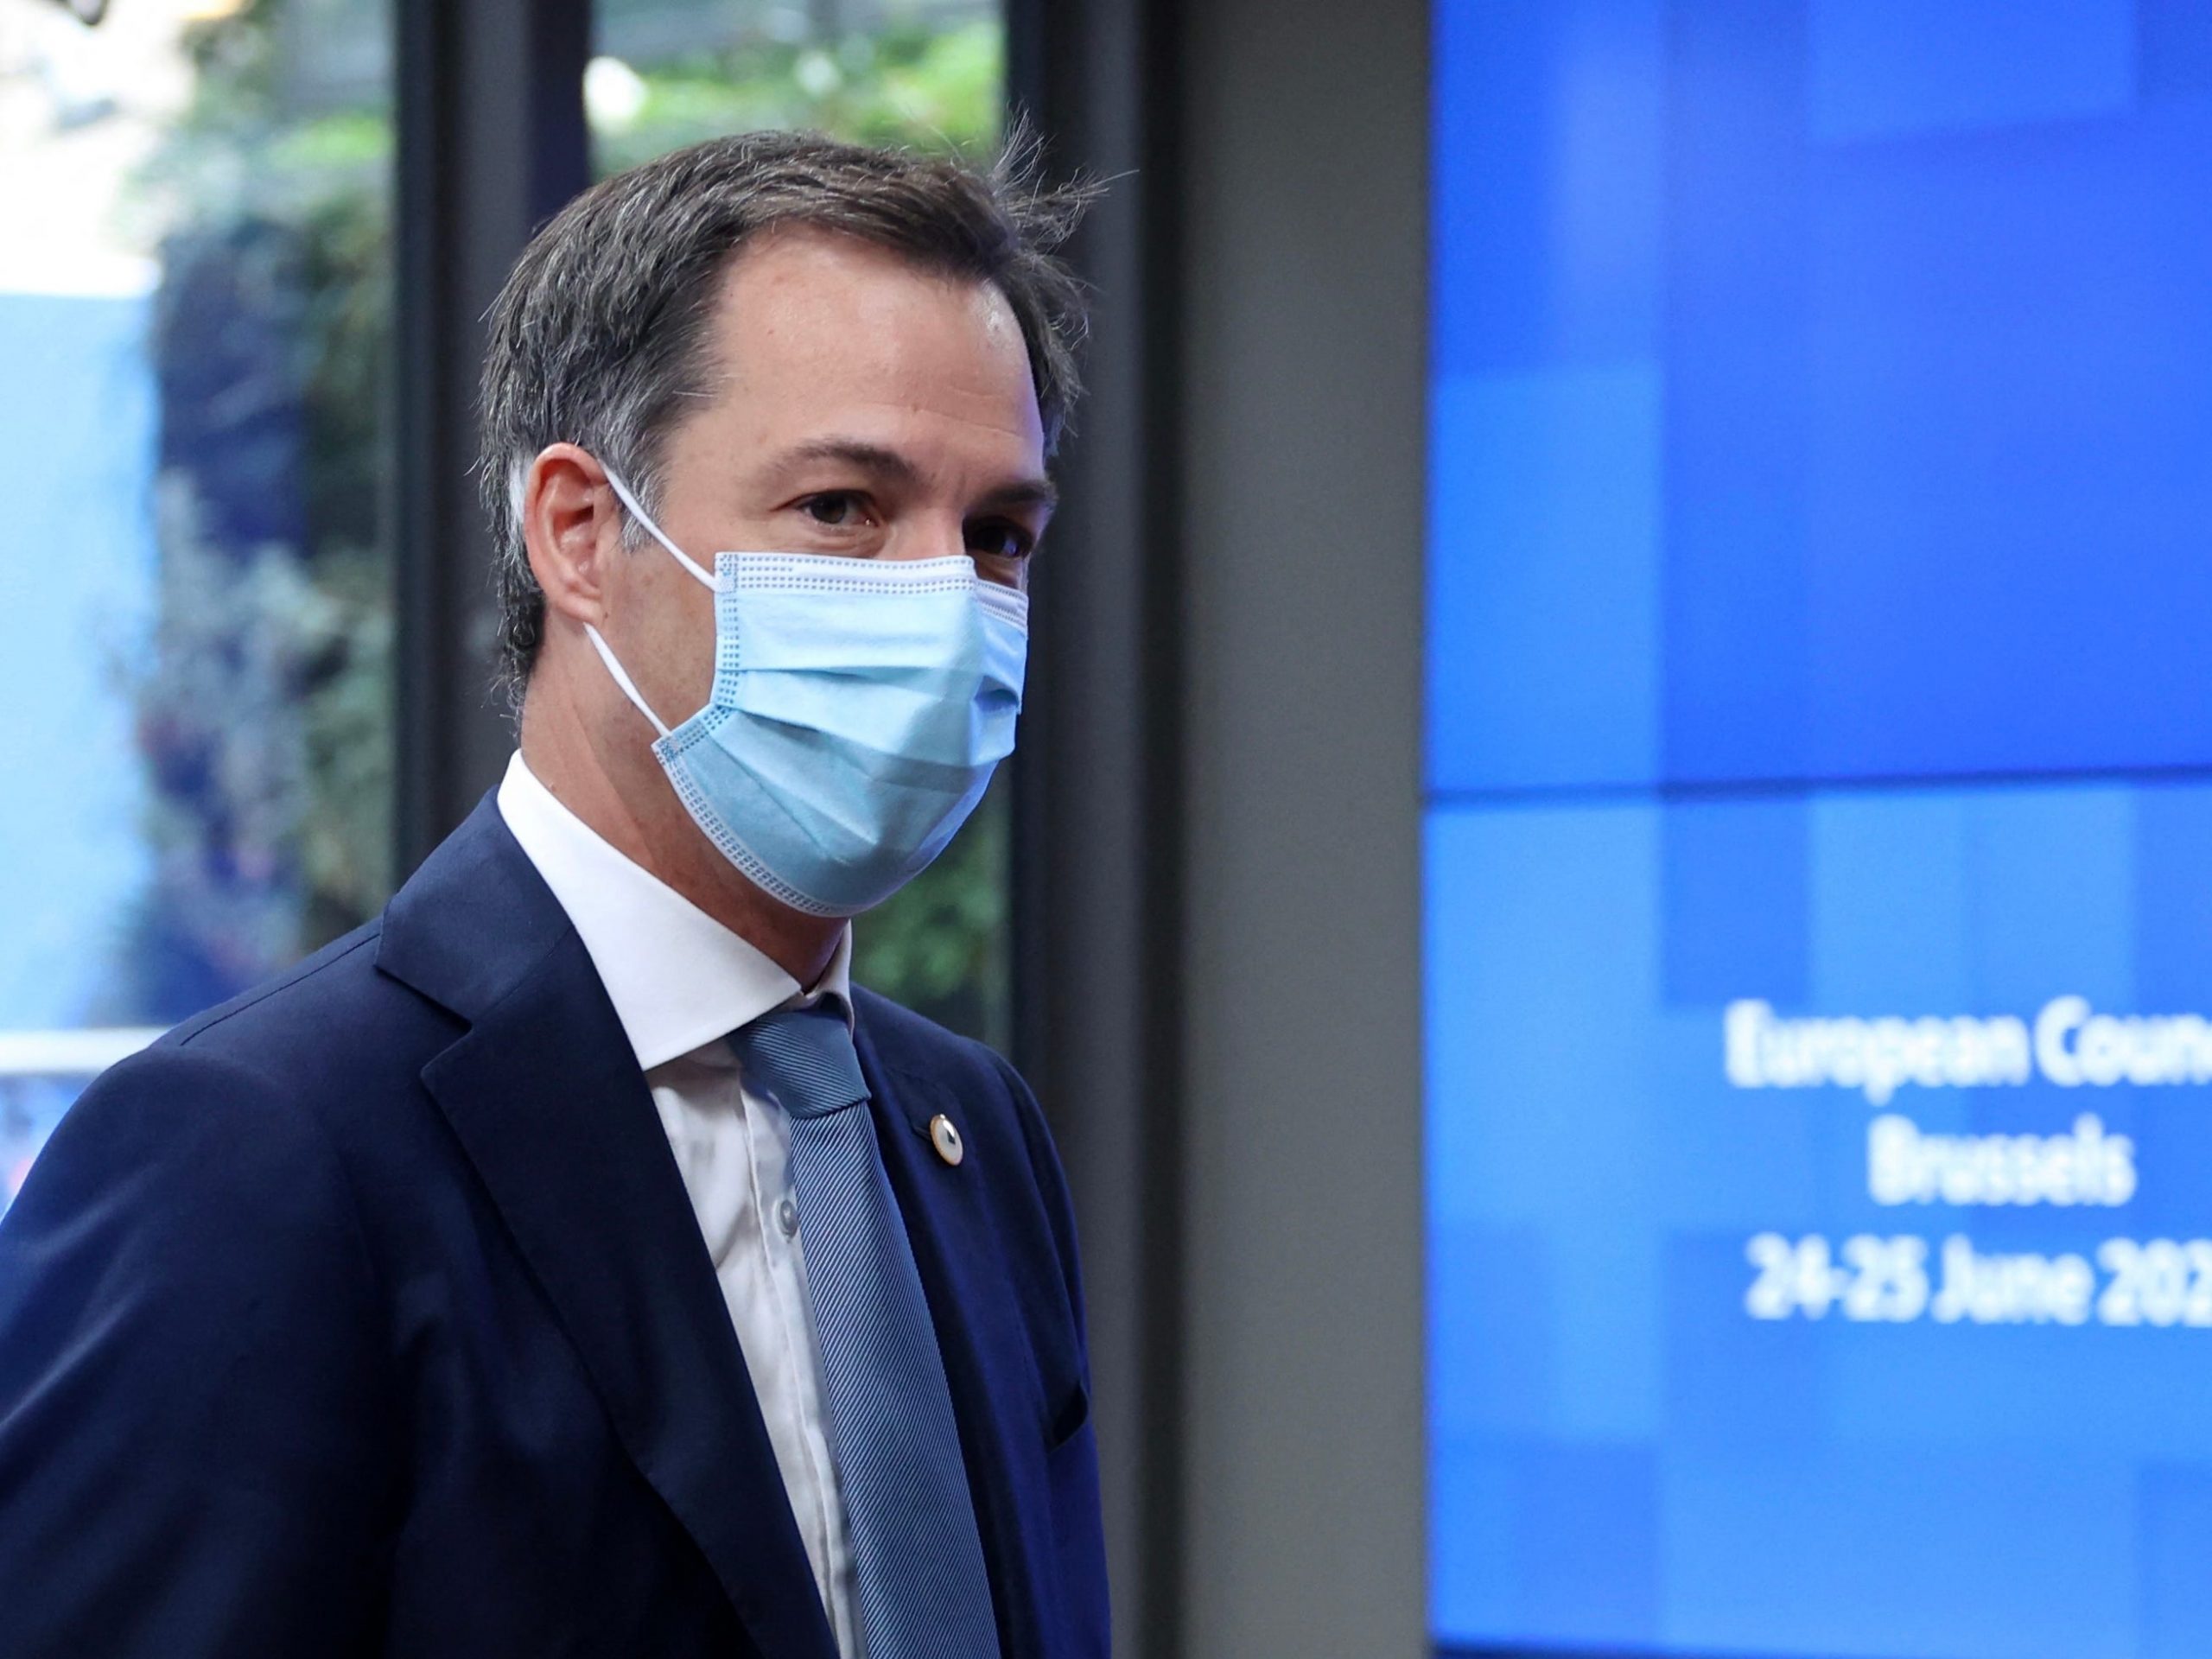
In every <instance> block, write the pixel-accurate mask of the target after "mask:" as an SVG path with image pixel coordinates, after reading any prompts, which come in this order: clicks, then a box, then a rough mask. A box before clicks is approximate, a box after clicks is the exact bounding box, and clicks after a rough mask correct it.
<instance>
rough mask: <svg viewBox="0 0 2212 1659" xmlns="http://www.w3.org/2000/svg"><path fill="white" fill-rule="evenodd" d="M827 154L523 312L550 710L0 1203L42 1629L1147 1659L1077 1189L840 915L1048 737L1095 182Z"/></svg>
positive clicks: (11, 1462) (607, 1647)
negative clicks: (1056, 554)
mask: <svg viewBox="0 0 2212 1659" xmlns="http://www.w3.org/2000/svg"><path fill="white" fill-rule="evenodd" d="M1071 206H1072V204H1071V202H1070V201H1069V200H1067V199H1066V198H1065V197H1062V196H1054V195H1052V194H1045V193H1040V192H1039V191H1037V190H1035V189H1034V188H1032V187H1031V186H1030V185H1028V184H1027V183H1026V182H1024V181H1023V179H1022V177H1021V176H1020V169H1014V170H1012V171H1009V170H1007V169H1001V171H1000V172H999V173H996V174H994V175H979V174H977V173H975V172H972V171H969V170H968V169H966V168H963V167H960V166H958V165H956V164H954V163H951V162H940V161H931V160H925V159H920V158H917V157H913V156H905V155H898V154H888V153H884V152H879V151H873V150H867V149H853V148H848V147H843V146H839V145H835V144H831V143H827V142H825V141H822V140H817V139H812V138H798V137H746V138H739V139H732V140H726V141H719V142H715V143H708V144H703V145H701V146H698V147H696V148H695V149H690V150H686V151H683V152H680V153H678V154H677V155H674V156H668V157H666V158H664V159H663V160H661V161H658V162H653V163H652V164H650V165H648V166H646V167H644V168H639V169H637V170H636V171H634V172H632V173H629V174H626V175H621V176H620V177H618V178H614V179H612V180H609V181H607V182H606V183H604V184H601V186H599V187H598V188H595V189H594V190H593V191H591V192H590V193H588V194H586V195H585V196H583V197H582V198H581V199H579V200H577V201H576V202H575V204H573V205H572V206H571V207H569V209H568V210H567V211H566V212H564V213H563V214H561V216H560V217H559V218H558V219H556V220H555V221H554V222H553V223H552V224H551V225H550V226H548V227H547V228H546V230H545V231H544V232H543V233H542V234H541V235H540V236H539V237H538V238H537V240H536V241H535V242H533V243H532V244H531V247H530V249H529V251H527V252H526V253H525V254H524V257H523V258H522V261H521V263H520V264H519V265H518V267H517V269H516V270H515V273H514V275H513V277H512V279H511V280H510V282H509V283H508V285H507V289H506V291H505V294H504V295H503V296H501V298H500V301H499V305H498V308H497V309H496V311H495V313H494V314H493V330H492V343H491V348H490V353H489V357H488V360H487V363H486V371H485V379H484V423H485V452H484V465H485V474H486V484H487V491H488V493H489V496H490V499H491V505H492V508H493V517H494V518H495V519H496V520H497V521H498V527H499V534H500V538H501V543H502V555H501V557H502V563H501V564H500V567H499V587H500V592H501V597H502V607H503V624H504V626H503V631H502V632H503V642H504V645H505V652H506V654H507V657H508V660H509V666H510V669H511V671H512V674H513V676H514V677H516V678H517V679H518V682H519V683H521V685H522V686H523V688H524V690H523V694H522V700H521V748H520V753H518V755H517V756H516V758H515V760H513V762H512V765H511V766H510V768H509V770H508V772H507V775H506V779H505V782H504V783H503V784H501V785H500V786H499V790H498V791H496V794H495V796H494V797H493V798H489V799H487V800H486V802H485V804H483V805H481V806H480V807H479V808H478V809H477V810H476V812H475V814H474V817H471V818H470V819H469V821H468V822H467V823H466V824H465V825H463V826H462V828H461V829H460V830H459V831H458V832H456V833H455V835H454V836H453V837H452V838H451V839H450V840H448V842H446V843H445V844H444V845H443V846H442V847H441V848H440V849H438V850H437V851H436V852H435V853H434V854H433V855H431V857H430V858H429V861H427V862H426V863H425V864H424V865H423V868H422V869H421V870H420V871H419V872H418V873H417V874H416V876H415V877H414V878H413V880H410V881H409V882H408V884H407V885H406V886H405V887H404V888H403V889H402V890H401V892H400V893H399V894H398V896H397V898H395V899H393V900H392V902H391V906H390V907H389V908H388V909H387V910H386V912H385V914H384V916H383V918H381V920H380V921H379V922H378V923H375V924H372V925H370V926H368V927H366V928H364V929H363V930H361V931H359V932H358V933H355V934H353V935H352V936H350V937H348V938H345V939H341V940H340V941H339V942H338V943H337V944H334V945H332V946H331V947H329V948H328V949H327V950H324V951H322V952H321V953H320V954H319V955H317V956H316V957H314V958H312V959H311V960H310V961H308V963H304V964H303V965H302V967H300V968H299V969H296V971H294V972H293V973H292V974H290V975H289V976H286V977H284V978H283V979H281V980H279V981H278V982H276V983H274V984H272V985H270V986H266V987H264V988H261V989H259V990H257V991H255V992H252V993H251V994H249V995H246V996H244V997H241V998H240V999H238V1001H235V1002H232V1003H230V1004H228V1005H226V1007H221V1008H218V1009H215V1010H214V1011H213V1012H212V1013H209V1014H203V1015H201V1016H200V1017H199V1018H198V1019H196V1020H191V1021H189V1022H188V1023H187V1024H186V1025H184V1026H183V1027H180V1028H179V1029H178V1030H176V1031H175V1032H173V1033H170V1034H169V1035H168V1037H167V1038H166V1039H163V1040H162V1042H161V1043H159V1044H157V1045H156V1046H155V1047H153V1048H152V1049H151V1050H149V1051H148V1052H146V1053H144V1054H143V1055H141V1056H139V1057H137V1058H134V1059H132V1060H130V1061H127V1062H125V1063H124V1065H120V1066H118V1067H117V1068H116V1069H115V1070H113V1071H111V1072H110V1073H108V1074H107V1076H105V1077H103V1078H102V1079H101V1080H100V1081H99V1083H97V1084H94V1085H93V1087H92V1089H91V1090H89V1091H88V1092H87V1093H86V1096H84V1097H83V1099H82V1100H80V1101H79V1103H78V1104H77V1105H76V1107H75V1108H74V1109H73V1110H72V1111H71V1113H70V1114H69V1115H68V1116H67V1118H66V1119H65V1120H64V1122H62V1124H61V1125H60V1128H58V1129H57V1130H56V1131H55V1133H54V1137H53V1139H52V1141H50V1143H49V1144H48V1147H47V1150H46V1152H45V1154H44V1155H43V1156H42V1157H41V1160H40V1161H39V1162H38V1164H37V1165H36V1166H35V1167H34V1168H33V1170H32V1172H31V1174H30V1177H29V1180H28V1182H27V1183H26V1185H25V1186H24V1188H23V1191H22V1194H21V1196H20V1197H19V1198H17V1200H16V1204H15V1206H14V1208H13V1209H12V1210H11V1211H10V1213H9V1215H8V1217H7V1218H6V1220H5V1222H4V1223H0V1650H4V1651H5V1652H6V1653H8V1654H10V1655H33V1654H37V1655H45V1654H63V1653H67V1654H73V1655H74V1654H83V1655H99V1656H117V1655H140V1654H143V1655H149V1656H150V1655H160V1656H163V1659H182V1656H197V1655H216V1654H221V1655H232V1654H236V1655H251V1656H257V1659H261V1656H277V1655H287V1654H315V1655H318V1656H320V1655H325V1654H392V1655H408V1656H429V1655H442V1654H454V1655H461V1654H466V1655H470V1656H492V1655H506V1654H514V1655H547V1654H556V1653H560V1654H576V1655H601V1654H604V1655H620V1656H625V1659H629V1656H639V1655H654V1656H672V1655H687V1654H757V1655H761V1656H766V1659H832V1656H854V1655H859V1654H862V1653H865V1654H867V1655H868V1656H869V1659H903V1656H909V1655H931V1656H945V1659H968V1656H990V1655H999V1656H1005V1659H1029V1656H1036V1655H1048V1656H1057V1655H1103V1653H1104V1652H1105V1651H1106V1640H1107V1638H1106V1600H1105V1586H1104V1570H1103V1550H1102V1544H1101V1538H1100V1525H1099V1516H1098V1496H1097V1485H1096V1481H1097V1471H1096V1452H1095V1449H1094V1446H1093V1442H1092V1439H1091V1432H1090V1427H1089V1401H1088V1386H1089V1383H1088V1376H1087V1363H1086V1357H1085V1350H1084V1327H1083V1315H1082V1303H1081V1296H1080V1291H1079V1288H1078V1285H1077V1273H1076V1259H1075V1241H1074V1236H1073V1228H1072V1224H1071V1219H1070V1216H1069V1211H1068V1203H1067V1195H1066V1192H1065V1186H1064V1185H1063V1183H1062V1180H1061V1177H1060V1173H1059V1170H1058V1165H1057V1163H1056V1161H1055V1160H1054V1157H1053V1154H1052V1147H1051V1144H1050V1141H1049V1139H1048V1137H1047V1136H1046V1131H1045V1128H1044V1124H1043V1122H1042V1120H1041V1119H1040V1117H1039V1114H1038V1111H1037V1108H1036V1105H1035V1103H1034V1102H1033V1100H1032V1098H1031V1097H1030V1096H1029V1094H1028V1092H1027V1090H1026V1089H1025V1088H1024V1087H1023V1085H1022V1084H1021V1083H1020V1080H1019V1079H1018V1078H1016V1077H1015V1076H1014V1073H1013V1072H1012V1071H1010V1070H1009V1069H1008V1068H1007V1065H1005V1063H1004V1062H1003V1061H1001V1060H1000V1059H999V1058H997V1057H996V1056H995V1055H994V1054H992V1053H990V1052H988V1051H987V1050H985V1049H983V1048H982V1047H980V1046H976V1045H975V1044H973V1043H969V1042H967V1041H964V1040H963V1039H959V1038H956V1037H954V1036H952V1035H950V1033H945V1032H944V1031H942V1030H939V1029H938V1028H937V1027H933V1026H931V1025H930V1024H928V1023H927V1022H925V1020H921V1019H919V1018H918V1017H917V1016H915V1015H913V1014H909V1013H907V1012H906V1011H904V1010H902V1009H900V1008H899V1007H895V1006H894V1005H893V1004H891V1003H889V1002H887V1001H883V1000H882V999H880V998H879V997H875V996H873V995H869V994H868V992H866V991H864V990H861V989H858V988H854V987H852V986H851V985H850V984H849V980H848V976H847V972H848V964H849V957H850V951H851V936H850V931H849V926H848V923H847V918H849V917H850V916H852V915H854V914H855V913H857V912H861V911H862V910H865V909H866V908H868V906H870V905H872V904H874V903H875V902H877V901H879V900H880V899H882V898H884V897H885V896H886V895H887V894H888V893H891V892H893V890H895V889H896V888H897V887H899V884H900V883H902V882H903V881H905V880H906V879H908V878H909V877H911V876H912V874H914V873H915V872H916V871H918V869H920V868H922V867H923V866H924V865H925V864H926V863H927V862H928V861H929V860H930V858H931V857H932V856H933V855H935V854H936V853H937V851H938V849H940V848H941V847H942V846H943V845H944V842H945V840H946V838H947V837H948V836H950V834H951V833H952V831H953V830H954V829H957V827H958V824H959V822H960V820H961V819H962V818H963V817H965V815H966V814H967V812H968V810H969V809H970V808H971V807H972V806H973V805H974V804H975V802H976V798H977V796H978V795H979V794H980V793H981V791H982V787H983V785H984V783H985V782H986V781H987V780H988V777H989V775H990V772H991V768H992V766H993V765H994V764H995V761H996V760H998V759H999V758H1001V756H1002V755H1003V754H1004V753H1005V752H1006V751H1007V748H1008V747H1010V746H1011V743H1012V741H1013V727H1014V714H1015V710H1016V708H1017V706H1018V704H1019V701H1020V686H1021V679H1022V669H1023V659H1024V645H1025V641H1026V628H1025V620H1026V614H1027V601H1026V598H1025V592H1024V582H1025V573H1026V571H1027V562H1028V559H1029V557H1030V556H1031V554H1032V552H1033V550H1034V548H1035V547H1036V544H1037V542H1038V539H1039V537H1040V536H1041V535H1042V533H1043V531H1044V528H1045V521H1046V518H1047V516H1048V514H1049V512H1050V510H1051V505H1052V486H1051V485H1050V484H1049V483H1048V482H1047V480H1046V475H1045V471H1044V467H1045V461H1046V455H1047V454H1048V453H1049V451H1050V449H1051V448H1052V442H1053V440H1054V438H1055V437H1056V436H1057V435H1058V430H1059V429H1060V426H1061V423H1062V422H1063V421H1064V420H1065V416H1066V413H1067V410H1068V406H1069V404H1070V402H1071V399H1072V397H1073V396H1074V376H1073V372H1072V366H1071V348H1072V346H1073V343H1074V341H1075V340H1076V337H1077V334H1078V333H1079V331H1080V327H1081V321H1080V307H1079V302H1078V291H1077V288H1076V286H1075V284H1074V283H1073V282H1072V280H1071V278H1070V277H1069V276H1068V275H1067V273H1066V272H1065V270H1064V269H1063V268H1062V267H1060V266H1059V265H1058V264H1056V263H1055V261H1054V259H1053V257H1052V247H1053V245H1054V244H1055V243H1056V241H1057V239H1058V236H1059V235H1060V234H1061V233H1062V232H1064V231H1065V227H1066V225H1067V223H1068V221H1069V219H1070V217H1071Z"/></svg>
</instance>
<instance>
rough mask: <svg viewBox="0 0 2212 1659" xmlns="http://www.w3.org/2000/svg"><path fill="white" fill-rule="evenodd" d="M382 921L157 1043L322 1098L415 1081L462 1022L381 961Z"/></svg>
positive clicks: (157, 1048) (285, 1090) (287, 1091)
mask: <svg viewBox="0 0 2212 1659" xmlns="http://www.w3.org/2000/svg"><path fill="white" fill-rule="evenodd" d="M381 936H382V926H381V923H380V922H371V923H369V924H368V925H365V926H363V927H359V928H356V929H355V930H354V931H353V932H351V933H348V934H346V935H345V936H344V937H343V938H339V939H336V940H334V941H333V942H332V943H331V944H327V945H325V946H324V947H323V948H322V949H321V950H318V951H316V952H315V954H314V955H313V956H311V957H308V958H307V959H306V960H305V961H303V962H302V963H299V964H298V965H297V966H296V967H294V968H292V969H289V971H287V972H285V973H283V974H280V975H278V976H277V977H275V978H274V979H270V980H268V981H265V982H263V983H262V984H259V985H257V986H255V987H253V988H251V989H250V990H247V991H245V992H243V993H241V994H240V995H238V996H234V997H232V999H231V1000H230V1001H227V1002H223V1003H219V1004H218V1005H217V1006H216V1007H212V1008H209V1009H207V1011H206V1012H205V1013H203V1014H194V1016H193V1017H192V1018H191V1019H189V1020H186V1021H185V1022H184V1023H183V1024H182V1025H180V1026H178V1027H176V1028H175V1030H174V1031H171V1032H170V1033H168V1034H167V1035H166V1036H164V1037H162V1039H160V1040H159V1041H158V1042H157V1043H156V1044H155V1045H154V1047H153V1049H152V1050H151V1051H149V1052H150V1053H152V1054H162V1053H168V1052H176V1051H182V1052H185V1053H187V1054H190V1055H192V1056H194V1057H196V1058H203V1059H207V1060H211V1061H220V1062H224V1063H226V1064H228V1065H232V1066H235V1067H237V1068H238V1069H239V1070H240V1071H245V1072H247V1073H250V1074H251V1075H253V1076H254V1077H257V1078H259V1079H260V1080H262V1081H263V1082H264V1084H266V1085H268V1086H269V1087H270V1088H271V1089H272V1090H275V1091H277V1093H278V1094H279V1095H280V1096H289V1097H290V1098H294V1099H301V1098H313V1099H317V1100H322V1101H332V1100H338V1099H343V1098H345V1097H346V1096H350V1095H354V1094H359V1093H363V1092H367V1091H373V1090H375V1089H376V1088H377V1087H378V1085H380V1084H392V1085H404V1084H411V1082H412V1080H413V1078H414V1077H415V1076H416V1074H417V1073H419V1072H420V1071H421V1070H422V1068H423V1065H425V1064H427V1063H428V1062H429V1059H430V1058H431V1057H432V1056H433V1055H434V1054H435V1053H436V1052H438V1050H440V1049H441V1048H442V1047H444V1046H446V1045H447V1044H448V1043H450V1042H452V1041H453V1040H454V1038H455V1037H456V1036H458V1035H459V1034H460V1033H461V1029H462V1026H461V1022H460V1021H459V1020H456V1019H455V1018H454V1016H453V1015H451V1014H448V1013H447V1012H446V1011H445V1010H443V1009H442V1008H440V1007H438V1006H437V1005H436V1004H435V1003H434V1002H432V1001H429V999H427V998H425V997H423V996H422V995H419V994H418V993H416V991H414V990H413V989H411V988H410V987H408V986H407V985H405V984H403V983H401V982H399V981H397V980H396V979H393V978H392V977H391V976H390V975H388V974H385V973H383V972H381V971H380V970H379V969H378V966H377V947H378V943H379V940H380V938H381Z"/></svg>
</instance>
